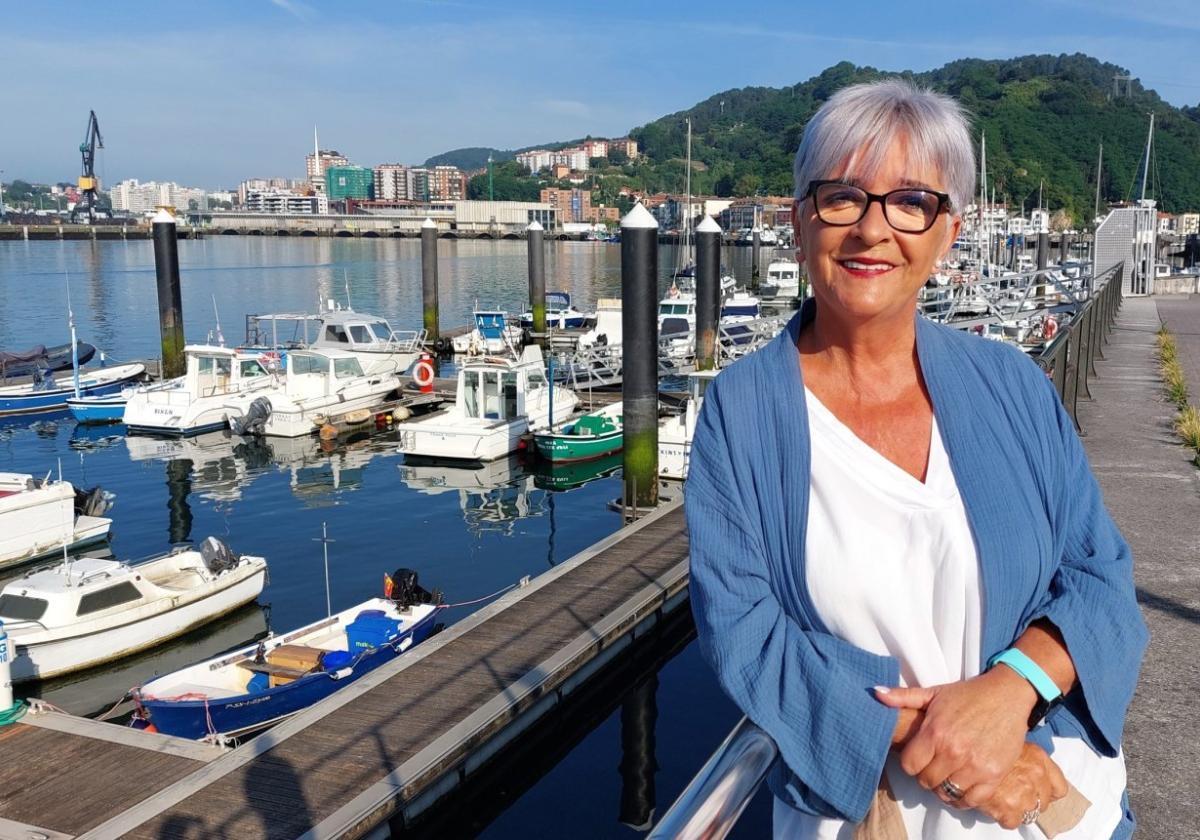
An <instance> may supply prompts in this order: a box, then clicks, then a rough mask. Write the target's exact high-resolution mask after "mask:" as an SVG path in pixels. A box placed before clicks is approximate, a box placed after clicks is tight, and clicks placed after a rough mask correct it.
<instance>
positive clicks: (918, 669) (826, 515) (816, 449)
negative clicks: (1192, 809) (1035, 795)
mask: <svg viewBox="0 0 1200 840" xmlns="http://www.w3.org/2000/svg"><path fill="white" fill-rule="evenodd" d="M805 399H806V402H807V407H808V409H807V410H808V421H809V431H810V439H811V447H812V471H811V482H812V484H811V489H810V493H809V508H808V532H807V542H806V546H805V556H806V558H807V562H806V568H805V581H806V583H807V586H808V591H809V593H810V595H811V597H812V601H813V605H814V606H815V608H816V611H817V614H818V615H820V616H821V619H822V621H824V623H825V625H826V627H827V628H828V629H829V632H830V633H832V634H833V635H835V636H837V637H839V638H841V639H843V640H845V641H847V642H850V643H851V644H854V645H856V646H857V647H860V648H863V649H864V650H867V651H870V652H871V653H875V654H878V655H881V656H892V657H895V658H896V659H897V660H898V661H899V664H900V679H901V683H902V684H904V685H923V686H932V685H938V684H941V683H947V682H955V681H958V680H963V679H967V678H969V677H973V676H975V675H977V674H978V673H979V672H980V655H979V646H980V639H981V623H982V610H983V591H982V588H981V585H980V577H979V559H978V555H977V552H976V549H975V541H974V538H973V536H972V534H971V528H970V524H969V522H968V521H967V513H966V509H965V508H964V507H963V502H962V497H961V496H960V495H959V492H958V484H957V482H956V481H955V479H954V473H953V472H952V470H951V467H950V459H949V456H948V455H947V453H946V449H945V446H944V445H943V443H942V438H941V435H940V434H939V432H938V428H937V421H936V419H935V420H934V421H933V429H932V434H931V436H930V445H929V462H928V467H927V469H926V475H925V481H924V482H921V481H920V480H918V479H916V478H914V477H913V476H912V475H910V474H909V473H907V472H905V471H904V470H903V469H901V468H900V467H899V466H897V465H896V464H894V463H892V462H891V461H889V460H888V459H887V458H885V457H884V456H883V455H881V454H880V453H879V452H878V451H876V450H875V449H873V448H872V447H871V446H870V445H868V444H867V443H866V442H865V441H863V440H862V439H861V438H859V437H858V436H857V435H855V434H854V432H853V431H851V430H850V428H849V427H847V426H846V425H845V424H843V423H842V422H841V421H840V420H838V419H837V417H836V416H834V414H833V413H832V412H831V411H830V410H829V409H828V408H826V407H825V406H824V405H823V404H822V403H821V401H820V400H818V399H817V398H816V397H815V396H814V395H813V394H812V392H811V391H808V390H807V389H805ZM1054 745H1055V751H1054V760H1055V761H1057V762H1058V764H1059V767H1061V768H1062V770H1063V773H1064V775H1065V776H1066V777H1067V779H1068V780H1070V781H1071V783H1072V784H1074V785H1075V786H1076V787H1077V788H1078V789H1079V790H1080V792H1081V793H1083V795H1084V796H1086V797H1087V798H1088V799H1089V800H1091V801H1092V802H1093V803H1097V802H1099V803H1103V805H1102V806H1096V805H1093V806H1092V807H1091V808H1089V809H1088V812H1087V814H1086V815H1085V817H1084V819H1083V821H1082V822H1081V823H1080V824H1079V825H1078V826H1076V827H1075V828H1074V829H1072V830H1071V831H1070V832H1067V833H1064V834H1060V835H1059V836H1058V837H1059V840H1083V839H1084V838H1088V839H1089V840H1095V839H1096V838H1100V839H1101V840H1102V838H1107V837H1109V836H1110V835H1111V834H1112V832H1113V830H1114V829H1115V828H1116V826H1117V824H1118V822H1119V820H1120V817H1121V811H1120V799H1121V792H1122V791H1123V790H1124V788H1125V765H1124V761H1123V759H1122V758H1121V757H1118V758H1115V759H1106V758H1102V757H1100V756H1097V755H1096V754H1095V753H1093V752H1092V751H1091V749H1090V748H1088V746H1087V745H1086V744H1084V743H1083V742H1082V741H1080V740H1078V739H1071V738H1055V739H1054ZM886 772H887V774H888V780H889V782H890V783H891V786H892V790H893V791H894V792H895V794H896V797H897V799H898V800H899V801H900V805H901V813H902V814H903V817H904V823H905V826H906V828H907V830H908V837H909V839H910V840H955V838H963V839H964V840H981V838H989V840H990V839H991V838H995V840H1013V838H1014V837H1016V838H1022V840H1042V839H1043V838H1044V835H1043V834H1042V832H1041V830H1040V829H1038V828H1037V827H1036V826H1030V827H1024V828H1021V829H1019V830H1018V831H1017V832H1016V833H1015V834H1014V832H1011V831H1007V830H1005V829H1003V828H1001V827H1000V826H999V825H997V824H996V823H994V822H992V821H991V820H989V819H986V818H983V817H980V816H979V815H978V814H977V813H974V812H970V811H966V812H960V811H958V810H955V809H952V808H949V807H947V806H946V805H944V804H943V803H942V801H941V800H940V799H938V798H937V796H936V795H935V794H933V793H931V792H929V791H926V790H924V789H923V788H922V787H921V786H920V785H919V784H917V782H916V780H915V779H913V778H912V777H910V776H908V775H907V774H905V773H904V771H903V770H901V769H900V765H899V762H898V761H897V759H896V756H895V754H894V753H893V754H892V755H891V756H890V757H889V758H888V761H887V765H886ZM847 830H851V827H849V826H848V825H847V824H846V823H845V822H843V821H842V820H836V819H825V818H821V817H814V816H811V815H808V814H804V813H803V812H801V811H797V810H794V809H792V808H790V807H789V806H787V805H785V804H784V803H782V802H780V801H778V800H777V801H776V803H775V836H776V837H777V838H784V837H786V838H788V840H842V838H845V837H848V836H849V835H847V834H846V833H845V832H846V831H847Z"/></svg>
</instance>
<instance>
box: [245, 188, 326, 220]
mask: <svg viewBox="0 0 1200 840" xmlns="http://www.w3.org/2000/svg"><path fill="white" fill-rule="evenodd" d="M243 205H244V207H243V209H245V210H246V211H248V212H250V213H303V214H307V215H324V214H326V213H328V212H329V199H327V198H326V197H325V196H324V195H298V194H296V193H293V192H285V191H283V190H254V191H252V192H250V193H248V194H247V195H246V200H245V201H244V202H243Z"/></svg>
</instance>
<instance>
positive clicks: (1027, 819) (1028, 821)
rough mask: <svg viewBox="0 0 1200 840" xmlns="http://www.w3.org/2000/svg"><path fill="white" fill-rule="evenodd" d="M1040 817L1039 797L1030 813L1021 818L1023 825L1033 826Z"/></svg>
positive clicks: (1027, 812) (1040, 802) (1040, 804)
mask: <svg viewBox="0 0 1200 840" xmlns="http://www.w3.org/2000/svg"><path fill="white" fill-rule="evenodd" d="M1041 815H1042V798H1041V797H1040V796H1039V797H1038V801H1037V804H1036V805H1034V806H1033V810H1032V811H1026V812H1025V813H1024V815H1022V817H1021V823H1022V824H1023V825H1033V824H1034V823H1035V822H1037V821H1038V817H1040V816H1041Z"/></svg>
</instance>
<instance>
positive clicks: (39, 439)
mask: <svg viewBox="0 0 1200 840" xmlns="http://www.w3.org/2000/svg"><path fill="white" fill-rule="evenodd" d="M179 257H180V266H181V273H182V286H183V309H184V324H185V333H186V335H187V337H188V339H189V340H190V341H192V342H200V341H203V340H205V339H206V338H207V337H208V336H209V335H210V334H211V335H213V336H215V335H216V331H217V326H218V322H217V318H218V313H219V319H220V330H221V333H222V334H223V335H224V337H225V339H226V341H227V342H228V343H231V344H232V343H237V342H239V341H240V340H241V339H242V338H243V334H244V329H245V322H244V318H245V316H246V315H247V314H251V313H266V312H293V313H305V312H312V311H314V310H315V309H316V307H317V304H318V301H319V300H331V299H332V300H336V301H337V302H339V303H340V304H342V305H345V304H346V303H347V301H349V303H350V304H351V305H352V306H353V308H355V309H357V310H359V311H362V312H367V313H371V314H375V315H380V316H383V317H385V318H387V319H388V320H389V321H390V322H391V325H392V327H393V328H394V329H397V330H405V329H413V328H415V327H417V326H418V325H419V323H420V318H421V278H420V251H419V244H418V243H417V242H416V241H414V240H391V239H326V238H312V239H310V238H290V237H287V238H285V237H279V238H276V237H269V238H264V237H214V238H210V239H202V240H195V241H181V242H180V243H179ZM676 258H677V253H676V249H674V248H671V247H664V248H663V249H662V253H661V254H660V258H659V265H660V272H661V277H660V285H661V287H662V289H663V290H665V289H666V286H667V285H668V284H669V282H670V279H669V278H670V273H671V270H672V268H673V267H674V266H675V265H676V263H677V259H676ZM725 260H726V263H727V268H728V269H729V270H731V271H732V272H733V273H734V274H735V275H736V276H737V277H738V279H739V282H746V281H748V280H749V274H750V254H749V251H748V249H735V248H730V249H726V251H725ZM763 265H764V267H765V260H764V262H763ZM525 270H526V251H525V243H523V242H515V241H500V242H492V241H456V240H442V241H441V242H440V243H439V275H440V302H441V307H442V309H441V313H440V315H441V317H440V321H441V325H442V328H443V329H447V328H451V327H455V326H459V325H462V324H466V323H467V322H468V321H469V320H470V316H471V311H472V309H473V308H474V307H475V306H476V305H478V306H480V307H487V308H492V307H496V308H503V309H507V310H508V311H510V312H514V313H515V312H519V311H521V310H522V309H523V308H524V306H525V303H526V298H527V294H526V275H525ZM546 277H547V289H549V290H564V291H567V292H570V293H571V295H572V298H573V301H574V302H575V303H576V305H577V306H578V307H579V308H580V309H583V310H588V309H590V308H591V307H592V305H593V304H594V302H595V301H596V299H598V298H601V297H616V296H619V294H620V249H619V246H616V245H606V244H603V243H583V242H553V243H549V244H548V245H547V253H546ZM68 289H69V298H70V305H71V308H72V309H73V311H74V315H75V321H76V325H77V329H78V333H79V337H80V338H81V339H83V340H85V341H88V342H91V343H93V344H95V345H96V346H97V347H98V348H99V349H100V350H102V351H103V352H104V353H105V354H106V355H107V357H108V358H109V359H110V360H111V361H113V362H116V361H129V360H135V359H148V358H153V357H154V356H155V355H157V352H158V347H159V335H158V321H157V302H156V299H155V276H154V264H153V253H152V250H151V243H149V242H103V241H101V242H94V241H65V242H11V243H3V244H2V245H0V349H5V350H24V349H27V348H28V347H30V346H32V345H35V344H46V345H54V344H61V343H65V342H66V341H67V340H68V328H67V308H68ZM619 467H620V458H619V457H617V458H616V459H609V460H607V461H604V462H598V463H596V464H594V465H590V466H588V467H586V468H583V469H579V468H577V469H575V470H573V471H572V472H570V473H561V472H560V473H547V472H539V471H538V470H536V469H531V468H528V467H527V466H526V465H525V464H524V463H523V462H522V461H521V460H520V459H519V458H512V459H509V460H505V461H501V462H497V463H494V464H491V465H488V466H486V467H483V468H480V469H470V468H463V467H455V466H449V465H445V464H426V463H422V464H406V463H405V461H404V458H403V456H401V455H399V454H398V453H397V451H396V440H395V434H394V433H393V432H390V431H387V430H382V431H380V432H378V433H376V434H373V435H368V436H363V437H362V438H361V439H358V440H353V441H351V442H349V443H339V444H337V445H330V444H323V443H322V442H320V441H318V440H316V439H315V438H313V439H301V440H283V439H268V440H266V441H253V440H243V439H241V438H238V437H233V436H230V435H228V434H226V433H224V432H219V433H211V434H207V435H202V436H199V437H197V438H192V439H188V440H162V439H156V438H148V437H126V436H125V434H124V429H123V427H121V426H114V427H95V428H83V427H78V428H77V427H76V426H75V424H74V422H73V421H72V420H71V418H70V417H69V416H68V415H65V414H57V415H49V416H45V415H43V416H34V417H25V418H12V419H7V420H3V421H0V471H7V472H24V473H33V474H35V475H38V476H42V475H46V474H47V473H51V474H54V475H57V474H58V472H59V470H60V469H61V472H62V476H63V478H65V479H67V480H69V481H71V482H73V483H74V484H75V485H76V486H81V487H86V488H90V487H94V486H100V487H103V488H104V489H105V490H108V491H110V492H112V493H114V494H115V495H116V502H115V505H114V507H113V509H112V511H111V512H110V513H109V514H108V515H109V516H111V517H112V518H113V520H114V525H113V529H112V537H111V540H110V542H109V543H108V545H107V546H105V547H103V548H102V549H100V550H102V551H111V552H112V554H113V555H115V556H116V557H118V558H119V559H123V560H136V559H139V558H145V557H148V556H151V555H153V554H156V553H162V552H165V551H168V550H169V549H170V548H171V547H172V546H173V545H178V544H181V543H186V542H199V541H200V540H202V539H204V538H205V537H207V536H210V535H215V536H217V537H220V538H221V539H223V540H225V541H227V542H228V543H229V544H230V545H231V547H232V548H233V549H234V550H235V551H237V552H240V553H248V554H258V555H262V556H264V557H266V558H267V560H268V563H269V569H270V579H269V584H268V586H267V588H266V590H265V591H264V593H263V596H262V597H261V598H260V599H259V605H258V606H252V607H248V608H246V609H244V610H241V611H239V612H238V613H235V614H233V615H231V616H228V617H226V618H225V619H222V620H221V621H219V622H216V623H215V624H213V625H211V626H209V627H207V628H204V629H202V630H200V631H197V632H193V633H191V634H189V635H188V636H186V637H184V638H182V639H179V640H177V641H175V642H173V643H171V644H169V645H165V646H163V647H160V648H157V649H155V650H153V651H149V652H147V653H145V654H142V655H139V656H137V657H133V658H131V659H128V660H125V661H122V662H120V663H116V664H115V665H113V666H110V667H106V668H101V669H98V670H96V671H92V672H84V673H81V674H79V675H75V676H72V677H68V678H65V679H62V680H58V681H54V682H50V683H47V684H44V685H33V686H29V687H25V688H24V692H25V694H27V695H33V696H41V697H43V698H45V699H46V700H48V701H49V702H51V703H53V704H55V705H57V706H59V707H61V708H64V709H66V710H67V711H70V712H72V713H76V714H86V715H97V714H101V713H103V712H105V711H106V710H108V709H109V708H110V707H112V706H113V705H114V704H115V703H116V702H117V701H118V699H119V698H120V697H121V696H122V695H123V694H124V693H125V691H126V690H127V689H129V688H130V687H132V686H133V685H135V684H139V683H141V682H144V681H146V680H148V679H150V678H151V677H153V676H154V675H156V674H159V673H165V672H168V671H171V670H174V669H176V668H179V667H182V666H183V665H185V664H188V663H190V662H194V661H197V660H199V659H203V658H207V657H210V656H214V655H216V654H217V653H219V652H221V651H223V650H226V649H229V648H231V647H234V646H237V645H240V644H245V643H247V642H249V641H251V640H253V639H254V638H256V637H259V636H261V635H263V634H265V633H266V632H268V630H276V631H279V630H286V629H289V628H292V627H296V626H298V625H301V624H304V623H307V622H310V621H313V620H316V619H318V618H320V617H322V616H323V615H324V614H325V609H326V591H325V571H324V564H323V558H322V545H321V543H320V542H319V541H318V539H319V537H320V536H321V530H322V526H323V525H324V526H325V527H327V528H328V532H329V537H330V539H331V540H332V542H331V543H329V545H328V549H329V580H330V587H329V589H330V591H329V597H330V601H331V603H332V607H333V609H334V610H337V609H342V608H345V607H346V606H349V605H352V604H354V603H357V602H359V601H362V600H364V599H366V598H368V597H372V596H375V595H378V594H380V593H381V590H382V586H383V578H384V574H385V573H388V572H391V571H392V570H394V569H396V568H397V567H408V568H413V569H416V570H417V571H418V572H419V574H420V579H421V583H422V584H423V585H424V586H426V587H427V588H435V587H436V588H438V589H440V590H442V591H443V592H444V594H445V599H446V601H447V602H449V603H459V602H466V601H472V600H474V599H477V598H480V597H482V596H485V595H488V594H491V593H494V592H496V591H498V590H501V589H503V588H505V587H508V586H510V585H512V584H514V583H516V582H517V581H519V580H520V579H521V578H522V577H524V576H526V575H530V576H533V575H537V574H539V573H540V572H543V571H546V570H547V569H549V568H551V567H553V566H554V565H556V564H558V563H561V562H562V561H564V560H566V559H567V558H569V557H571V556H572V555H573V554H574V553H576V552H578V551H580V550H581V549H583V548H585V547H587V546H588V545H591V544H592V543H594V542H596V541H597V540H599V539H601V538H602V537H604V536H606V535H608V534H610V533H612V532H613V531H614V530H616V529H617V528H618V527H619V526H620V517H619V515H618V514H616V513H613V512H612V511H610V510H609V509H608V507H607V503H608V502H609V501H610V500H612V499H614V498H616V497H617V496H618V495H619V486H620V481H619ZM24 571H26V569H24V568H22V569H18V570H15V571H14V570H7V571H6V572H4V573H0V578H6V579H7V578H12V577H13V576H14V575H19V574H21V573H23V572H24ZM478 607H479V605H478V604H471V605H466V606H461V607H456V608H452V609H448V610H445V611H444V612H443V614H442V615H443V621H444V622H445V623H447V624H450V623H453V622H455V621H459V620H461V619H462V618H464V617H465V616H467V615H469V614H470V613H471V612H472V611H473V610H475V609H478ZM675 642H676V643H672V642H671V641H670V640H667V641H665V642H664V644H663V651H662V653H661V655H660V656H658V657H657V658H654V661H652V662H649V664H647V665H646V666H645V668H643V670H642V671H641V672H639V673H638V674H636V675H631V676H630V677H629V681H628V682H625V683H622V682H617V683H616V684H614V685H611V686H608V687H607V688H606V691H605V692H603V694H602V695H601V696H599V697H596V698H594V699H593V700H592V701H590V706H588V708H587V709H584V710H582V711H580V713H579V714H580V716H581V720H583V722H582V723H578V724H576V725H574V726H573V727H569V728H568V729H567V730H564V733H565V734H563V736H562V738H561V739H560V740H561V741H562V743H557V744H555V745H553V748H552V747H551V746H547V747H546V748H545V749H544V750H543V752H544V753H545V754H546V755H551V754H552V755H553V756H554V760H553V762H551V761H542V762H540V763H539V762H538V761H526V762H525V764H526V765H528V766H527V768H526V769H527V771H528V772H526V773H525V774H524V775H523V776H520V774H518V775H516V776H513V777H511V778H510V779H509V780H508V781H507V782H506V784H504V785H499V787H502V788H504V790H499V789H497V790H496V791H490V792H489V794H490V795H491V799H490V804H488V805H486V806H481V808H480V809H479V811H478V812H477V813H476V814H475V815H474V816H472V817H471V818H470V819H466V820H465V821H460V822H459V823H457V824H455V828H454V832H453V834H454V836H461V835H462V834H463V833H466V834H475V833H482V835H483V836H487V837H494V838H508V837H525V836H531V835H532V836H542V837H566V836H570V837H576V838H582V837H598V838H600V837H636V836H638V835H639V834H641V833H644V822H645V820H644V819H643V817H645V816H646V814H645V812H646V810H647V808H649V809H650V810H652V811H653V813H654V814H655V815H658V816H661V814H662V813H663V811H665V809H666V808H667V807H668V806H669V805H670V803H671V801H673V799H674V798H675V796H676V795H677V794H678V793H679V792H680V790H681V789H682V787H683V786H684V785H685V784H686V783H687V781H688V780H689V779H690V778H691V776H692V774H693V773H695V771H696V770H698V769H699V767H700V765H701V764H702V763H703V761H704V760H705V758H706V757H707V755H708V754H709V753H710V752H711V751H712V750H713V749H714V748H715V747H716V746H717V744H718V743H719V742H720V740H721V739H722V738H723V737H724V735H725V734H726V733H727V732H728V731H729V729H730V728H732V726H733V724H734V723H735V722H736V720H737V718H738V714H737V711H736V709H734V708H733V706H732V705H731V704H730V703H729V701H728V700H727V699H726V698H725V697H724V696H723V695H722V694H721V692H720V690H719V688H718V687H717V686H716V684H715V682H714V680H713V679H712V677H711V675H710V673H709V672H708V669H707V668H706V666H705V665H704V663H703V662H702V660H701V658H700V655H699V652H698V650H697V648H696V645H695V643H694V642H692V643H687V642H686V639H684V641H683V642H682V643H678V639H676V640H675ZM519 643H520V641H519V640H514V644H519ZM652 658H653V657H652ZM630 698H633V699H632V700H631V699H630ZM631 704H632V705H631ZM631 709H632V710H633V711H631ZM635 723H636V724H637V725H640V726H641V727H642V728H643V729H644V728H645V727H646V726H649V727H650V734H651V738H650V739H649V743H651V744H652V745H653V749H652V750H651V751H650V754H649V755H645V754H641V755H639V756H638V757H637V758H636V760H635V759H634V758H631V757H630V755H629V753H630V746H629V743H628V740H629V731H630V728H631V727H633V726H635ZM646 743H647V741H646V739H645V738H643V740H642V744H643V747H645V744H646ZM644 752H645V750H644V749H643V750H642V753H644ZM647 782H649V787H648V788H647ZM634 789H636V791H637V793H636V794H635V793H631V790H634ZM631 797H632V798H631ZM769 811H770V808H769V800H768V798H767V797H766V796H765V795H763V794H760V796H759V797H758V799H756V801H755V803H754V804H753V805H752V806H751V808H750V810H749V811H748V813H747V814H746V815H745V816H744V817H743V819H742V820H741V821H740V822H739V824H738V829H737V833H736V836H742V837H754V836H763V835H765V834H766V833H767V832H768V831H769V827H768V826H769ZM634 826H642V827H641V828H637V827H634Z"/></svg>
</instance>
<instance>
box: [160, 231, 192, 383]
mask: <svg viewBox="0 0 1200 840" xmlns="http://www.w3.org/2000/svg"><path fill="white" fill-rule="evenodd" d="M153 222H154V224H153V230H154V233H153V236H154V274H155V276H156V278H157V281H158V330H159V333H160V334H161V336H162V378H163V379H174V378H175V377H177V376H183V375H184V374H185V373H186V372H187V361H186V360H185V359H184V355H183V345H184V339H183V298H182V294H181V292H180V288H179V241H178V239H176V225H175V217H174V216H172V215H171V213H170V212H169V211H168V210H167V209H166V208H162V209H160V210H159V211H158V212H157V213H155V214H154V220H153Z"/></svg>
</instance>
